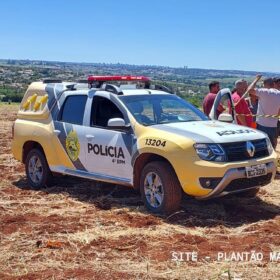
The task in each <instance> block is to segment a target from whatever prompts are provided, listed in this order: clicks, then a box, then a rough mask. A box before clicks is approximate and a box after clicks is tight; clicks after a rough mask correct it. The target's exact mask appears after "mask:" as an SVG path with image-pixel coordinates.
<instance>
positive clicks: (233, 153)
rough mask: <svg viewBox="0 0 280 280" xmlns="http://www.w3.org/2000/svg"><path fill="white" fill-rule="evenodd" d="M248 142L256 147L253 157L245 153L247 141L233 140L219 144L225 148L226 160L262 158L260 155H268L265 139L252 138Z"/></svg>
mask: <svg viewBox="0 0 280 280" xmlns="http://www.w3.org/2000/svg"><path fill="white" fill-rule="evenodd" d="M250 142H251V143H252V144H253V145H254V146H255V148H256V150H255V154H254V156H253V157H250V156H249V155H248V153H247V150H246V143H247V142H246V141H244V142H234V143H224V144H220V145H221V146H222V147H223V149H224V150H225V153H226V155H227V161H228V162H232V161H242V160H247V159H256V158H262V157H266V156H268V155H269V153H268V149H267V144H266V140H265V139H261V140H253V141H250Z"/></svg>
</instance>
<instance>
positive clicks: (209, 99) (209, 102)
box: [202, 81, 220, 116]
mask: <svg viewBox="0 0 280 280" xmlns="http://www.w3.org/2000/svg"><path fill="white" fill-rule="evenodd" d="M219 90H220V83H219V82H218V81H212V82H211V83H210V84H209V93H208V94H207V95H206V96H205V97H204V100H203V105H202V106H203V111H204V114H205V115H206V116H209V114H210V112H211V109H212V106H213V103H214V100H215V98H216V95H217V93H218V92H219Z"/></svg>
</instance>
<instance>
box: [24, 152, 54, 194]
mask: <svg viewBox="0 0 280 280" xmlns="http://www.w3.org/2000/svg"><path fill="white" fill-rule="evenodd" d="M25 172H26V176H27V179H28V183H29V185H31V186H32V188H34V189H40V188H43V187H46V186H49V185H51V181H52V173H51V171H50V169H49V166H48V163H47V160H46V158H45V155H44V154H43V153H42V152H41V150H39V149H32V150H30V151H29V153H28V154H27V157H26V161H25Z"/></svg>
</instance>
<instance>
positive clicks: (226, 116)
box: [218, 113, 233, 123]
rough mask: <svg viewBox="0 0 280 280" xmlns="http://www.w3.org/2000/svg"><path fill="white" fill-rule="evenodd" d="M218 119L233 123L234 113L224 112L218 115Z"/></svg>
mask: <svg viewBox="0 0 280 280" xmlns="http://www.w3.org/2000/svg"><path fill="white" fill-rule="evenodd" d="M218 121H220V122H226V123H232V122H233V118H232V115H230V114H227V113H222V114H220V116H219V117H218Z"/></svg>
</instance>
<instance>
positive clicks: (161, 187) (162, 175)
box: [140, 161, 182, 214]
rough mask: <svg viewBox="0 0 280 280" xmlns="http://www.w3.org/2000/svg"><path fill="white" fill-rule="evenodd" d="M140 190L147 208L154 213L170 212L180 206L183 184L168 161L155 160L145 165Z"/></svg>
mask: <svg viewBox="0 0 280 280" xmlns="http://www.w3.org/2000/svg"><path fill="white" fill-rule="evenodd" d="M155 182H156V183H155ZM140 192H141V197H142V200H143V202H144V204H145V206H146V208H147V209H148V210H149V211H151V212H152V213H163V214H170V213H173V212H175V211H176V210H178V209H179V207H180V203H181V199H182V189H181V185H180V183H179V181H178V179H177V176H176V174H175V172H174V170H173V169H172V168H171V166H170V165H169V164H168V163H166V162H162V161H154V162H150V163H148V164H147V165H146V166H145V167H144V169H143V170H142V172H141V177H140Z"/></svg>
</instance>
